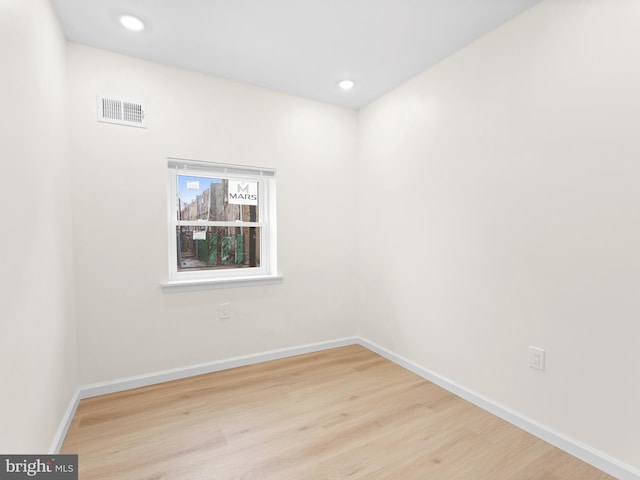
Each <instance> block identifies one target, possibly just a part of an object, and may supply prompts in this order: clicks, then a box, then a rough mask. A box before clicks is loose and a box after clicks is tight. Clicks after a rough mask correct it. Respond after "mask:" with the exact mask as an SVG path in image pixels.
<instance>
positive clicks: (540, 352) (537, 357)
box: [529, 347, 544, 371]
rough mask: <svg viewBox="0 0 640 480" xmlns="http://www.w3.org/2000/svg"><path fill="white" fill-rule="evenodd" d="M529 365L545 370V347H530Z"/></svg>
mask: <svg viewBox="0 0 640 480" xmlns="http://www.w3.org/2000/svg"><path fill="white" fill-rule="evenodd" d="M529 366H530V367H531V368H535V369H536V370H542V371H544V349H542V348H538V347H529Z"/></svg>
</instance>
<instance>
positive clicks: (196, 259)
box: [176, 226, 260, 272]
mask: <svg viewBox="0 0 640 480" xmlns="http://www.w3.org/2000/svg"><path fill="white" fill-rule="evenodd" d="M176 236H177V238H176V244H177V253H178V255H177V257H178V272H186V271H198V270H211V269H223V268H247V267H259V266H260V227H186V226H179V227H177V230H176Z"/></svg>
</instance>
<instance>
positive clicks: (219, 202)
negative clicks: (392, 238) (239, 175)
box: [177, 175, 260, 222]
mask: <svg viewBox="0 0 640 480" xmlns="http://www.w3.org/2000/svg"><path fill="white" fill-rule="evenodd" d="M177 177H178V185H177V191H178V205H177V208H178V220H189V221H194V220H206V221H211V222H235V221H242V222H259V221H260V219H259V218H258V211H259V199H258V188H259V183H258V182H252V181H238V180H228V179H226V178H213V177H199V176H193V175H178V176H177Z"/></svg>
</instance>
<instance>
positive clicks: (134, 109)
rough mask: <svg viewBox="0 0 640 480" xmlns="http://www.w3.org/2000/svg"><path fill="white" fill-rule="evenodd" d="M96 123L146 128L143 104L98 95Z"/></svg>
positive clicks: (127, 99) (137, 101) (126, 99)
mask: <svg viewBox="0 0 640 480" xmlns="http://www.w3.org/2000/svg"><path fill="white" fill-rule="evenodd" d="M98 121H99V122H107V123H117V124H118V125H128V126H130V127H140V128H147V119H146V117H145V114H144V102H141V101H139V100H131V99H130V98H122V97H115V96H113V95H100V94H98Z"/></svg>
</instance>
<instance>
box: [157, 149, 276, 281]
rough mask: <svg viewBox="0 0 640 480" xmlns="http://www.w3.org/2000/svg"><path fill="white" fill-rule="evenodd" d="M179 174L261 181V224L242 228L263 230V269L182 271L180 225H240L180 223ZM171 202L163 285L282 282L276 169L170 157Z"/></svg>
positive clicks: (253, 223)
mask: <svg viewBox="0 0 640 480" xmlns="http://www.w3.org/2000/svg"><path fill="white" fill-rule="evenodd" d="M178 175H192V176H201V177H211V178H221V179H228V180H243V181H249V182H258V195H259V201H258V221H257V222H242V226H244V227H260V229H259V231H260V266H259V267H244V268H224V269H211V270H199V271H189V272H180V271H178V259H177V241H176V230H177V228H178V226H179V225H187V226H189V225H193V226H230V227H235V226H238V223H237V222H210V221H183V220H182V221H181V220H179V219H178V213H177V212H178V208H177V204H178V191H177V177H178ZM167 202H168V203H167V213H168V221H167V225H168V253H169V255H168V258H169V265H168V280H167V281H166V282H165V283H164V284H163V287H164V288H165V289H183V288H185V287H191V286H200V287H202V286H213V287H215V286H223V287H226V286H248V285H261V284H268V283H272V282H278V281H281V280H282V277H281V276H280V275H278V274H277V258H276V215H275V213H276V203H275V169H273V168H265V167H250V166H243V165H232V164H226V163H213V162H205V161H201V160H188V159H181V158H171V157H170V158H168V195H167Z"/></svg>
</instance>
